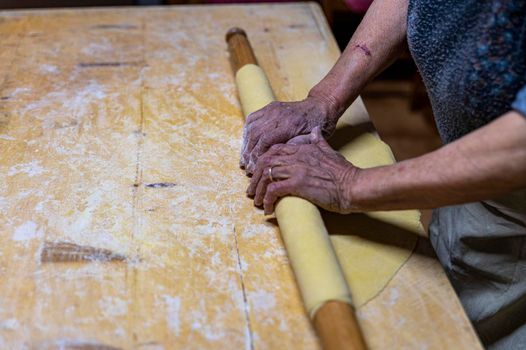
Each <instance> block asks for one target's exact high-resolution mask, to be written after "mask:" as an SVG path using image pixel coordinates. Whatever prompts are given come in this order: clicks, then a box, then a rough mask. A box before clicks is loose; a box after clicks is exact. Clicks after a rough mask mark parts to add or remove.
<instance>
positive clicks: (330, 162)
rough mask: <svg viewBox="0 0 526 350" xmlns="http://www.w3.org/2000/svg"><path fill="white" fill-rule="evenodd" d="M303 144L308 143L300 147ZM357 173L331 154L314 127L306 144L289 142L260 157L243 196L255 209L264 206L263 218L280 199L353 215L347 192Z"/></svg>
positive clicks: (348, 192) (337, 156) (271, 149)
mask: <svg viewBox="0 0 526 350" xmlns="http://www.w3.org/2000/svg"><path fill="white" fill-rule="evenodd" d="M305 141H308V142H309V143H302V142H305ZM298 143H299V144H298ZM359 170H360V169H359V168H357V167H355V166H353V165H352V164H351V163H349V162H348V161H347V160H346V159H345V158H344V157H343V156H342V155H341V154H339V153H338V152H336V151H335V150H333V149H332V148H331V146H329V144H328V143H327V142H326V141H325V139H324V138H323V136H322V135H321V132H320V129H319V128H317V127H316V128H314V129H313V131H312V133H311V134H310V135H309V136H308V138H307V140H305V137H304V138H303V139H299V140H296V141H295V139H292V140H291V141H290V142H289V143H288V144H279V145H274V146H272V147H271V148H270V149H269V150H268V151H267V152H266V153H265V154H263V155H262V156H261V157H260V158H259V159H258V162H257V164H256V168H255V171H254V173H253V176H252V180H251V181H250V186H249V187H248V190H247V194H248V195H249V196H251V197H254V204H255V205H256V206H261V205H263V206H264V209H265V214H271V213H272V212H273V211H274V205H275V203H276V201H277V200H278V199H279V198H281V197H284V196H295V197H301V198H304V199H306V200H308V201H310V202H311V203H314V204H316V205H317V206H319V207H322V208H323V209H326V210H329V211H333V212H337V213H341V214H346V213H350V212H352V211H353V203H352V198H351V191H350V190H351V187H352V182H353V178H354V177H355V176H356V174H357V172H358V171H359Z"/></svg>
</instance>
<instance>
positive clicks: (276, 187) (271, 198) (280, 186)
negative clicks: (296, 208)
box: [263, 179, 295, 215]
mask: <svg viewBox="0 0 526 350" xmlns="http://www.w3.org/2000/svg"><path fill="white" fill-rule="evenodd" d="M294 188H295V182H294V180H292V179H288V180H285V181H278V182H273V183H271V184H270V185H268V187H267V191H266V193H265V197H264V199H263V208H264V209H265V215H270V214H272V213H273V212H274V207H275V204H276V201H277V200H278V199H280V198H282V197H285V196H288V195H294V193H293V192H294Z"/></svg>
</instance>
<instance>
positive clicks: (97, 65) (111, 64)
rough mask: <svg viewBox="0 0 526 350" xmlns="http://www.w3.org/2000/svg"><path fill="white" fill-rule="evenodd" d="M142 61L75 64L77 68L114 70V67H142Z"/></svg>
mask: <svg viewBox="0 0 526 350" xmlns="http://www.w3.org/2000/svg"><path fill="white" fill-rule="evenodd" d="M144 65H145V64H144V62H143V61H128V62H80V63H78V64H77V67H79V68H101V67H102V68H115V67H130V66H132V67H133V66H144Z"/></svg>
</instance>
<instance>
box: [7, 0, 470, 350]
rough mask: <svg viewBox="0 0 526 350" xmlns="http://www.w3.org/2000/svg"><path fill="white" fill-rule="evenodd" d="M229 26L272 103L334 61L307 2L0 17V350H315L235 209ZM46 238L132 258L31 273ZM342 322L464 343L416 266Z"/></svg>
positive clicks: (238, 132) (254, 220)
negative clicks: (248, 50)
mask: <svg viewBox="0 0 526 350" xmlns="http://www.w3.org/2000/svg"><path fill="white" fill-rule="evenodd" d="M234 26H238V27H241V28H250V33H249V36H250V40H251V43H252V45H253V48H254V51H255V54H256V55H257V57H258V63H259V65H261V66H262V68H263V69H265V71H266V72H267V75H268V76H269V79H270V81H271V83H272V85H273V88H274V91H275V92H276V95H277V97H278V98H279V99H280V100H294V99H299V98H303V97H304V96H305V94H306V92H307V91H308V89H309V88H310V87H311V86H312V85H313V84H315V83H316V82H317V81H318V80H319V79H321V78H322V77H323V76H324V74H325V73H326V72H327V71H328V69H329V68H330V67H331V66H332V64H334V62H335V60H336V59H337V58H338V55H339V50H338V48H337V46H336V44H335V42H334V40H333V38H332V36H331V34H330V31H329V29H328V27H327V25H326V23H325V20H324V18H323V16H322V14H321V12H320V10H319V8H318V7H317V6H316V5H310V4H286V5H252V6H213V7H163V8H155V7H154V8H141V9H131V8H112V9H72V10H67V9H65V10H53V11H20V12H1V13H0V36H1V37H2V40H1V41H0V61H1V63H2V64H0V120H1V121H0V150H1V152H0V173H1V174H2V176H3V178H2V181H1V182H0V211H1V212H2V215H0V232H1V234H0V279H1V280H2V288H1V289H0V348H6V349H17V348H53V347H55V348H57V347H59V346H61V344H62V345H64V344H65V345H67V344H71V345H75V344H81V345H82V346H84V345H86V344H88V345H90V344H94V345H96V346H99V345H100V346H106V347H110V348H111V347H114V348H121V349H134V348H136V349H162V348H165V349H171V348H189V349H193V348H195V349H197V348H206V349H232V348H235V349H238V348H244V349H280V348H281V349H283V348H285V349H318V348H319V346H320V345H319V343H318V340H317V338H316V336H315V333H314V331H313V329H312V327H311V325H310V322H309V320H308V318H307V317H306V314H305V311H304V309H303V305H302V302H301V299H300V297H299V294H298V292H297V289H296V285H295V281H294V276H293V274H292V272H291V271H290V267H289V263H288V261H287V257H286V253H285V251H284V249H283V245H282V242H281V240H280V235H279V231H278V228H277V227H276V226H275V225H274V223H273V222H271V221H270V222H269V221H266V220H265V218H264V217H263V215H262V213H261V211H259V210H257V209H255V208H254V207H253V205H252V203H251V201H250V200H248V199H246V198H245V188H246V186H247V185H248V179H246V178H245V177H244V176H243V175H242V173H241V172H240V170H239V167H238V162H239V159H238V155H239V148H240V144H241V136H242V127H243V116H242V115H241V110H240V106H239V102H238V100H237V96H236V90H235V84H234V81H233V78H232V71H231V67H230V63H229V58H228V52H227V50H226V49H225V38H224V33H225V32H226V31H227V30H228V29H229V28H231V27H234ZM108 63H112V64H108ZM116 63H119V64H116ZM131 63H133V64H131ZM351 112H352V118H351V119H352V121H353V123H360V122H362V121H364V120H365V121H367V119H368V116H367V113H366V111H365V109H364V107H363V104H362V103H361V100H358V101H357V102H356V103H355V105H354V106H353V107H352V110H351ZM218 164H219V166H218ZM152 184H173V185H169V186H162V185H154V186H148V185H152ZM46 241H47V242H69V243H71V244H75V245H78V246H79V247H96V248H102V249H107V250H109V251H111V252H114V253H115V254H120V255H122V256H126V257H130V258H131V259H129V260H126V261H122V262H111V263H107V262H104V263H101V262H98V261H93V262H89V263H78V262H71V263H68V262H65V263H42V262H41V259H40V253H41V251H42V248H43V246H44V244H45V242H46ZM135 257H139V258H140V260H137V259H134V258H135ZM357 314H358V317H359V318H360V324H361V325H362V328H363V331H364V334H365V337H366V339H367V342H368V345H369V346H370V347H371V348H372V349H385V348H428V349H443V348H462V349H478V348H480V347H479V344H478V341H477V338H476V336H475V334H474V332H473V330H472V328H471V326H470V324H469V322H468V320H467V319H466V316H465V314H464V312H463V311H462V308H461V306H460V304H459V302H458V299H457V298H456V296H455V294H454V292H453V290H452V288H451V286H450V285H449V282H448V281H447V278H446V277H445V275H444V273H443V271H442V270H441V268H440V265H439V264H438V262H437V261H436V259H435V258H433V257H429V256H427V255H425V254H423V253H417V254H413V256H412V257H411V258H410V259H409V261H408V262H407V263H406V265H405V266H404V267H403V268H402V269H401V270H400V271H399V272H398V274H397V275H396V276H395V277H394V278H393V280H392V281H391V282H390V283H389V285H388V286H387V287H386V288H385V289H384V290H383V291H382V292H381V293H380V294H379V295H378V296H377V297H376V298H375V299H373V300H371V301H370V302H369V303H367V304H366V305H364V306H363V307H361V308H360V309H358V310H357Z"/></svg>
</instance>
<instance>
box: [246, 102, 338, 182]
mask: <svg viewBox="0 0 526 350" xmlns="http://www.w3.org/2000/svg"><path fill="white" fill-rule="evenodd" d="M333 109H334V108H333V106H332V105H331V104H330V103H329V102H328V100H327V99H326V98H321V97H318V96H312V95H311V96H309V97H307V98H306V99H305V100H303V101H298V102H272V103H270V104H268V105H267V106H265V107H264V108H262V109H260V110H258V111H256V112H254V113H251V114H250V115H249V116H248V117H247V121H246V123H245V128H244V135H243V146H242V150H241V160H240V166H241V167H243V168H245V170H246V172H247V174H252V173H253V172H254V170H255V168H256V163H257V160H258V158H259V157H260V156H261V155H262V154H264V153H265V152H266V151H268V150H269V148H270V147H272V146H273V145H275V144H280V143H287V142H288V141H289V140H290V139H292V138H294V137H296V136H300V135H304V136H306V135H308V134H309V133H310V132H311V131H312V129H314V128H315V127H320V128H321V130H322V133H323V134H324V135H325V136H329V135H331V134H332V132H333V131H334V128H335V126H336V120H337V116H336V115H335V114H336V112H334V111H333Z"/></svg>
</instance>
